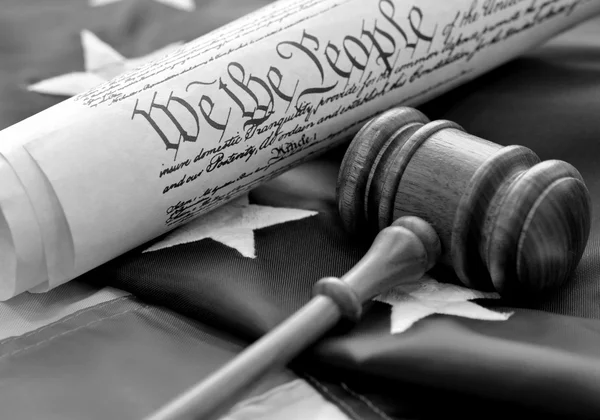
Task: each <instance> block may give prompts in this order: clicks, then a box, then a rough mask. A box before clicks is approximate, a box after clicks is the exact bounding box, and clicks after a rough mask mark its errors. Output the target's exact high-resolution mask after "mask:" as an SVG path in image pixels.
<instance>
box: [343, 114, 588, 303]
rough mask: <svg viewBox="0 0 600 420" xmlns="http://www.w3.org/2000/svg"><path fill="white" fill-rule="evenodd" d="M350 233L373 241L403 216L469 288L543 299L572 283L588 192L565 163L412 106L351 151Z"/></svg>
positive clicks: (368, 128)
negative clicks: (430, 232) (428, 230)
mask: <svg viewBox="0 0 600 420" xmlns="http://www.w3.org/2000/svg"><path fill="white" fill-rule="evenodd" d="M337 195H338V206H339V212H340V215H341V218H342V221H343V223H344V226H345V227H346V229H347V230H348V231H350V232H354V233H360V234H366V235H368V236H373V235H374V234H376V233H377V232H378V231H380V230H382V229H384V228H385V227H387V226H389V225H391V224H392V222H393V221H394V220H396V219H398V218H399V217H402V216H405V215H414V216H418V217H420V218H422V219H424V220H425V221H427V222H429V223H430V224H431V225H432V226H433V227H434V228H435V230H436V232H437V233H438V235H439V237H440V241H441V244H442V257H441V260H440V262H441V263H442V264H445V265H447V266H450V267H452V268H453V269H454V271H455V273H456V275H457V276H458V278H459V279H460V280H461V281H462V282H463V283H464V284H465V285H467V286H469V287H472V288H477V289H481V290H496V291H498V292H500V293H501V294H502V295H503V296H510V297H518V298H522V297H527V296H533V295H538V294H541V293H544V292H545V291H547V290H551V289H554V288H556V287H557V286H559V285H561V284H562V283H563V282H564V281H565V280H566V279H568V278H569V277H570V275H571V274H572V272H573V270H574V269H575V267H576V266H577V264H578V262H579V260H580V259H581V256H582V254H583V251H584V248H585V245H586V243H587V240H588V236H589V230H590V220H591V214H590V212H591V200H590V196H589V192H588V190H587V188H586V186H585V184H584V181H583V179H582V177H581V175H580V174H579V172H578V171H577V170H576V169H575V168H574V167H573V166H571V165H570V164H568V163H566V162H563V161H558V160H551V161H545V162H540V159H539V158H538V156H537V155H536V154H535V153H533V152H532V151H531V150H529V149H527V148H525V147H522V146H507V147H503V146H500V145H498V144H495V143H492V142H489V141H487V140H483V139H481V138H478V137H475V136H473V135H470V134H467V133H465V132H464V130H463V129H462V128H461V127H460V126H459V125H457V124H455V123H453V122H450V121H445V120H442V121H434V122H429V120H428V119H427V117H425V116H424V115H423V114H422V113H421V112H419V111H417V110H416V109H413V108H408V107H399V108H394V109H391V110H389V111H387V112H385V113H383V114H381V115H380V116H378V117H376V118H374V119H373V120H371V121H370V122H369V123H367V124H366V125H365V126H364V127H363V128H362V129H361V130H360V131H359V132H358V134H357V135H356V136H355V138H354V140H353V141H352V143H351V144H350V146H349V148H348V150H347V152H346V155H345V157H344V160H343V162H342V167H341V169H340V172H339V176H338V184H337Z"/></svg>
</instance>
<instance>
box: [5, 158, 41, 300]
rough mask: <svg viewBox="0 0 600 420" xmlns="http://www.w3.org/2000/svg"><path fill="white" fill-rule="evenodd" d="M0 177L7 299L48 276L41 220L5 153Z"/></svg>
mask: <svg viewBox="0 0 600 420" xmlns="http://www.w3.org/2000/svg"><path fill="white" fill-rule="evenodd" d="M0 179H1V180H2V187H1V188H0V214H1V220H0V224H1V228H0V235H1V236H2V239H0V244H1V245H2V247H3V248H2V249H0V252H1V253H2V256H0V263H2V266H1V267H0V300H8V299H10V298H11V297H13V296H15V295H17V294H19V293H22V292H24V291H26V290H29V289H30V288H32V287H35V286H37V285H38V284H40V283H43V282H44V281H45V280H46V263H45V258H44V251H43V244H42V237H41V235H40V229H39V225H38V221H37V218H36V217H35V213H34V211H33V208H32V205H31V202H30V200H29V196H28V195H27V193H26V192H25V189H24V188H23V184H22V183H21V181H20V179H19V177H18V176H17V174H16V173H15V171H14V170H13V168H12V167H11V165H10V164H9V163H8V161H7V160H6V158H5V157H4V156H3V155H2V154H0ZM5 263H7V266H5V265H4V264H5ZM6 267H9V268H8V269H7V268H6Z"/></svg>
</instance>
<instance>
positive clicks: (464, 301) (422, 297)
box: [376, 275, 512, 334]
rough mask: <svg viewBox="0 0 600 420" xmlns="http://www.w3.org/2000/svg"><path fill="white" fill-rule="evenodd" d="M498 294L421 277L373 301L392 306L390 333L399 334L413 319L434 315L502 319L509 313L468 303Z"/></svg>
mask: <svg viewBox="0 0 600 420" xmlns="http://www.w3.org/2000/svg"><path fill="white" fill-rule="evenodd" d="M499 298H500V296H499V295H498V294H497V293H485V292H480V291H477V290H472V289H467V288H465V287H461V286H457V285H454V284H448V283H439V282H437V281H436V280H434V279H433V278H431V277H429V276H427V275H426V276H424V277H423V278H422V279H421V280H420V281H419V282H417V283H410V284H405V285H401V286H398V287H395V288H394V289H392V290H390V291H389V292H387V293H385V294H383V295H381V296H378V297H377V298H376V300H378V301H380V302H384V303H387V304H389V305H391V306H392V315H391V333H392V334H399V333H402V332H404V331H406V330H407V329H409V328H410V327H411V326H412V325H413V324H414V323H415V322H417V321H418V320H420V319H422V318H425V317H427V316H429V315H433V314H443V315H454V316H460V317H463V318H471V319H479V320H486V321H505V320H507V319H508V318H509V317H510V316H511V315H512V312H509V313H502V312H495V311H491V310H489V309H487V308H484V307H482V306H479V305H477V304H476V303H473V302H470V300H473V299H499Z"/></svg>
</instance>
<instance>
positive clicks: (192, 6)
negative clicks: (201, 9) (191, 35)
mask: <svg viewBox="0 0 600 420" xmlns="http://www.w3.org/2000/svg"><path fill="white" fill-rule="evenodd" d="M119 1H123V0H90V6H92V7H98V6H104V5H105V4H110V3H117V2H119ZM154 1H156V2H158V3H162V4H166V5H167V6H171V7H174V8H176V9H181V10H185V11H186V12H192V11H194V10H196V3H195V1H194V0H154Z"/></svg>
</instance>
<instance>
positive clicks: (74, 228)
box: [0, 0, 600, 300]
mask: <svg viewBox="0 0 600 420" xmlns="http://www.w3.org/2000/svg"><path fill="white" fill-rule="evenodd" d="M598 12H600V2H598V1H585V0H446V1H440V0H419V1H416V0H284V1H279V2H275V3H273V4H271V5H270V6H268V7H266V8H263V9H261V10H259V11H257V12H255V13H252V14H250V15H248V16H245V17H243V18H242V19H239V20H237V21H235V22H233V23H231V24H229V25H226V26H224V27H222V28H220V29H218V30H216V31H214V32H212V33H210V34H208V35H206V36H203V37H201V38H199V39H197V40H195V41H192V42H190V43H188V44H185V45H184V46H182V47H181V48H179V49H178V50H176V51H174V52H172V53H170V54H169V55H167V56H165V57H164V58H161V59H157V60H155V61H153V62H151V63H149V64H146V65H144V66H143V67H141V68H138V69H136V70H133V71H131V72H129V73H126V74H123V75H121V76H118V77H116V78H115V79H113V80H110V81H109V82H107V83H105V84H103V85H100V86H99V87H97V88H94V89H92V90H90V91H88V92H85V93H83V94H80V95H78V96H76V97H73V98H71V99H69V100H66V101H64V102H62V103H60V104H58V105H56V106H54V107H52V108H50V109H47V110H45V111H43V112H41V113H39V114H37V115H34V116H33V117H31V118H29V119H27V120H24V121H22V122H20V123H18V124H16V125H14V126H12V127H9V128H7V129H5V130H4V131H2V132H0V299H3V300H4V299H8V298H10V297H12V296H14V295H16V294H19V293H21V292H23V291H26V290H32V291H43V290H47V289H50V288H53V287H56V286H58V285H60V284H62V283H64V282H66V281H69V280H71V279H73V278H75V277H76V276H78V275H80V274H82V273H85V272H86V271H88V270H91V269H93V268H95V267H97V266H98V265H100V264H102V263H104V262H107V261H108V260H110V259H112V258H114V257H116V256H118V255H120V254H122V253H124V252H126V251H128V250H130V249H132V248H134V247H136V246H139V245H141V244H143V243H145V242H147V241H149V240H151V239H153V238H155V237H157V236H158V235H161V234H163V233H165V232H167V231H168V230H170V229H173V228H174V227H176V226H178V225H180V224H182V223H185V222H187V221H189V220H191V219H192V218H195V217H202V214H204V213H206V212H209V211H210V210H212V209H214V208H215V207H217V206H219V205H222V204H223V203H225V202H227V201H228V200H231V199H232V198H234V197H236V196H237V195H239V194H242V193H244V192H246V191H248V190H249V189H251V188H253V187H254V186H256V185H258V184H259V183H261V182H264V181H266V180H268V179H271V178H273V177H275V176H277V175H278V174H281V173H282V172H283V171H286V170H287V169H289V168H291V167H292V166H294V165H298V164H300V163H301V162H304V161H306V160H307V159H311V158H312V157H314V156H315V155H317V154H319V153H322V152H324V151H326V150H328V149H330V148H332V147H335V146H336V145H338V144H339V143H340V141H343V140H344V139H347V138H348V136H350V135H352V134H353V133H354V132H356V131H357V130H358V129H359V128H360V127H361V126H362V125H363V124H364V123H365V122H366V121H367V120H369V119H370V118H372V117H373V116H375V115H377V114H378V113H380V112H382V111H384V110H386V109H387V108H390V107H392V106H396V105H400V104H404V105H418V104H419V103H422V102H424V101H426V100H428V99H430V98H433V97H434V96H436V95H439V94H441V93H442V92H445V91H447V90H449V89H452V88H453V87H455V86H457V85H459V84H461V83H464V82H465V81H467V80H469V79H472V78H474V77H476V76H478V75H480V74H481V73H483V72H485V71H487V70H489V69H491V68H493V67H495V66H497V65H499V64H501V63H503V62H506V61H508V60H510V59H511V58H513V57H515V56H517V55H519V54H520V53H522V52H524V51H526V50H528V49H530V48H531V47H533V46H535V45H537V44H539V43H540V42H543V41H544V40H547V39H548V38H550V37H551V36H552V35H554V34H557V33H558V32H560V31H562V30H564V29H567V28H569V27H570V26H572V25H574V24H576V23H578V22H581V21H583V20H585V19H586V18H588V17H591V16H593V15H594V14H596V13H598Z"/></svg>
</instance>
